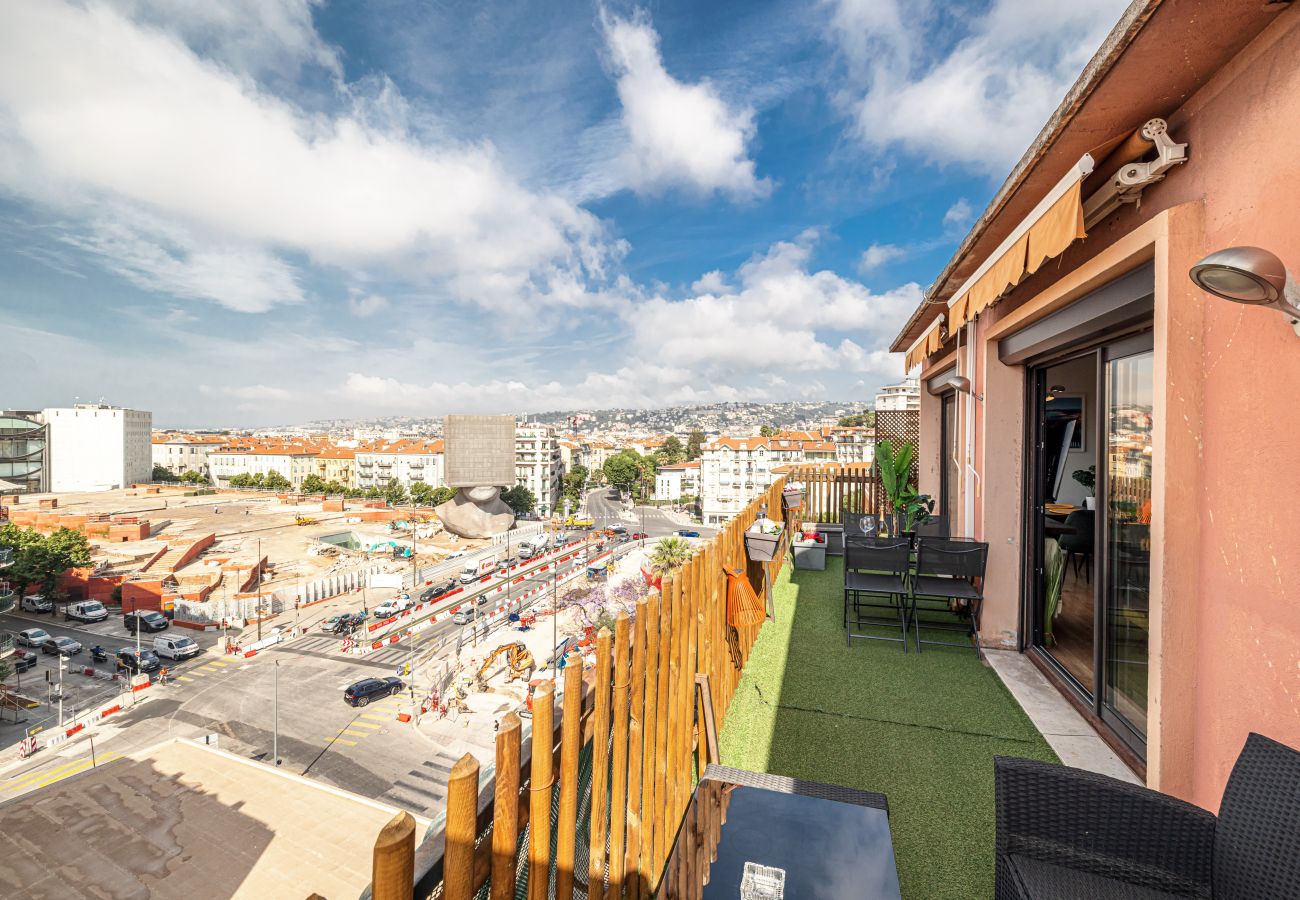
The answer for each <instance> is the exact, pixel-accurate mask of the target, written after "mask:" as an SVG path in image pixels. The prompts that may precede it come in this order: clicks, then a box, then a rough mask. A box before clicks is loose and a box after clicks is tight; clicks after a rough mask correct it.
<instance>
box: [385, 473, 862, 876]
mask: <svg viewBox="0 0 1300 900" xmlns="http://www.w3.org/2000/svg"><path fill="white" fill-rule="evenodd" d="M787 478H789V479H790V480H791V481H798V482H800V483H801V484H802V485H803V487H804V504H805V506H804V508H803V509H802V510H790V511H788V512H785V513H784V516H785V521H786V523H787V528H786V530H785V537H784V538H783V540H782V543H781V546H780V552H778V553H777V555H776V557H775V559H774V560H773V561H772V562H770V563H754V562H750V561H749V560H748V558H747V555H746V551H745V539H744V535H745V532H746V531H747V530H748V529H749V527H750V525H752V524H753V522H754V519H755V518H756V517H757V516H758V514H759V511H760V509H762V508H763V507H766V509H767V511H768V515H769V517H770V518H774V519H778V520H780V519H781V518H782V515H783V513H782V509H783V506H782V491H783V488H784V487H785V484H786V481H787ZM875 498H876V489H875V484H874V481H873V480H872V478H871V473H870V467H869V466H867V465H856V466H823V467H806V468H798V469H795V470H792V471H791V472H790V473H788V475H787V476H786V477H782V478H781V479H780V480H778V481H777V482H776V483H775V484H773V485H772V486H771V487H770V488H768V489H767V490H766V491H764V492H763V493H762V494H760V495H759V496H758V497H757V498H755V499H754V500H753V501H752V502H751V503H750V504H749V506H748V507H747V508H746V509H745V510H744V511H743V512H742V513H740V514H739V515H738V516H737V517H736V518H735V519H733V520H732V521H730V522H729V523H727V524H726V525H725V526H723V527H722V530H721V531H720V532H719V533H718V534H717V536H716V537H715V538H714V539H713V540H712V541H710V542H709V543H708V544H707V545H706V546H704V547H702V548H701V549H700V550H699V551H698V552H696V554H695V555H694V556H693V557H692V558H691V560H690V561H689V562H688V563H687V564H686V565H685V566H684V567H683V568H682V569H681V570H679V571H678V572H677V573H676V575H675V576H674V577H671V578H665V579H664V581H663V586H662V589H661V590H660V592H659V593H657V594H652V595H651V596H650V597H648V598H646V599H643V600H640V601H638V602H637V604H636V608H635V614H634V615H632V616H629V615H628V614H627V613H626V612H624V613H622V614H620V615H619V617H618V619H617V623H616V625H615V629H614V632H613V634H611V633H610V632H609V631H608V630H607V629H602V630H601V631H600V632H599V633H598V635H597V638H596V664H595V668H594V669H591V670H588V671H586V672H584V671H583V665H582V658H581V656H580V655H578V654H577V653H573V654H571V655H570V657H569V658H568V660H567V663H566V666H565V669H564V690H563V700H564V702H562V703H557V698H556V696H555V693H554V689H553V688H552V686H551V684H550V683H549V682H546V683H543V684H541V685H539V687H538V689H537V691H536V693H535V695H534V698H533V721H532V725H533V727H532V735H531V740H530V742H529V743H530V746H525V745H524V742H523V741H522V728H521V723H520V721H519V719H518V717H517V716H516V715H515V714H513V713H511V714H509V715H507V716H505V718H504V719H503V720H502V723H501V727H500V730H499V731H498V733H497V739H496V761H495V762H496V766H495V777H494V778H493V779H491V780H490V781H489V782H488V783H487V784H486V785H485V786H480V764H479V761H478V760H476V759H475V758H474V757H473V756H471V755H469V754H466V755H465V756H464V757H462V758H461V759H460V761H459V762H457V763H456V765H455V767H454V768H453V770H452V773H451V777H450V781H449V784H448V799H447V817H446V827H445V830H444V833H443V835H441V837H440V838H438V839H435V841H434V844H435V846H434V848H433V850H432V854H433V856H434V858H433V859H432V861H431V862H430V863H429V867H428V871H427V872H426V873H425V874H424V875H423V877H422V878H421V879H420V880H419V883H418V884H415V883H414V879H413V875H412V868H413V859H414V854H415V826H414V822H413V820H411V819H410V817H409V816H406V817H405V819H403V818H402V817H400V816H399V817H398V818H397V819H394V821H393V823H391V824H390V826H389V828H387V829H385V833H384V835H382V836H381V840H380V842H379V843H377V844H376V846H375V863H374V883H373V886H372V891H373V897H374V898H375V900H410V898H411V897H412V896H413V891H414V896H417V897H420V898H424V897H437V896H441V897H442V898H444V900H470V898H471V897H478V898H483V900H513V898H516V897H518V898H521V900H523V898H527V900H548V898H549V897H551V896H554V898H555V900H573V898H574V897H575V896H579V897H582V896H585V897H586V898H587V900H623V898H624V897H626V898H628V900H640V898H643V897H649V896H651V895H652V894H653V893H654V892H655V891H656V889H657V888H658V887H659V881H660V878H661V877H662V873H663V869H664V863H665V861H666V859H667V857H668V854H669V851H670V850H671V848H672V845H673V840H674V838H675V836H676V833H677V829H678V827H679V825H680V824H681V822H682V820H683V816H684V814H685V811H686V808H687V804H688V802H689V801H690V798H691V791H692V788H693V785H694V781H695V779H696V776H697V774H698V772H699V771H701V770H702V769H703V767H704V765H706V764H707V763H710V762H716V761H717V760H716V759H714V758H713V757H714V756H716V753H717V750H716V744H714V743H712V741H711V740H710V738H711V737H713V736H714V735H716V729H715V728H714V727H713V726H714V723H715V722H716V723H717V727H718V728H720V727H721V723H722V722H723V721H724V720H725V718H726V715H727V709H728V707H729V706H730V705H731V700H732V697H733V695H734V694H735V691H736V686H737V684H738V682H739V680H740V676H741V673H742V671H743V669H744V666H745V662H746V660H747V659H748V657H749V653H750V651H751V649H752V648H753V645H754V641H755V640H756V639H757V637H758V632H759V628H760V627H761V626H745V627H740V628H734V627H732V626H731V625H730V624H729V623H728V622H727V581H726V573H725V571H724V570H725V569H731V570H732V571H737V570H738V571H740V572H742V573H744V574H745V575H746V576H747V577H748V579H749V581H750V584H751V585H752V586H753V587H754V589H755V591H756V592H757V593H758V595H759V596H760V597H763V596H764V595H765V593H766V592H767V591H768V590H770V587H771V584H772V582H773V581H774V579H775V577H776V575H777V573H778V572H779V570H780V567H781V565H782V564H783V562H784V551H785V549H786V545H787V540H786V539H787V538H788V535H789V533H790V527H789V526H790V525H791V524H794V523H797V522H801V521H814V520H817V521H823V522H838V521H839V509H840V508H841V507H843V506H851V507H852V508H855V509H857V510H859V511H863V512H871V511H874V508H875V507H874V503H875ZM832 510H833V511H834V517H833V518H830V517H829V516H830V512H831V511H832ZM575 701H579V702H575ZM557 706H558V707H560V716H559V719H560V721H559V722H556V709H557ZM553 823H554V828H553V829H552V825H553ZM402 829H405V830H406V831H405V832H404V837H403V838H402V839H401V840H395V839H394V834H393V831H394V830H399V831H400V830H402ZM552 830H554V833H552ZM439 841H440V843H439ZM584 846H585V848H586V852H585V856H584V854H583V852H582V848H583V847H584Z"/></svg>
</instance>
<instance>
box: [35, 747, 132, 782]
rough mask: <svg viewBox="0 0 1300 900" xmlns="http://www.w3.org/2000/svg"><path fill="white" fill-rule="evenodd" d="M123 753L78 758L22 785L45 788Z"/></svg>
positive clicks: (42, 773)
mask: <svg viewBox="0 0 1300 900" xmlns="http://www.w3.org/2000/svg"><path fill="white" fill-rule="evenodd" d="M121 755H122V754H120V753H105V754H103V755H101V756H98V757H96V758H95V759H93V760H91V759H82V760H78V761H77V762H75V763H72V765H70V766H60V767H59V768H57V769H55V770H53V771H51V772H41V773H40V775H42V776H44V777H40V778H37V779H36V780H34V781H30V782H28V783H27V784H25V785H22V787H24V788H31V789H32V790H36V789H37V788H43V787H45V786H46V785H47V784H53V783H54V782H56V781H62V780H63V779H65V778H69V777H71V776H73V775H76V774H77V773H79V772H84V771H85V770H86V769H89V768H90V767H91V766H93V765H97V764H102V763H106V762H108V761H109V760H112V759H117V758H118V757H119V756H121Z"/></svg>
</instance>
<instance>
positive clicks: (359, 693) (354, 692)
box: [343, 676, 406, 706]
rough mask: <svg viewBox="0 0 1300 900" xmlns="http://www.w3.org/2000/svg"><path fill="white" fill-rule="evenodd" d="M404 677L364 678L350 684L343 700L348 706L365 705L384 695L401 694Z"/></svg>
mask: <svg viewBox="0 0 1300 900" xmlns="http://www.w3.org/2000/svg"><path fill="white" fill-rule="evenodd" d="M404 687H406V685H404V684H402V679H400V678H393V677H392V676H389V677H388V678H363V679H361V680H360V681H358V682H357V683H356V684H352V685H349V686H348V688H347V690H345V691H344V692H343V702H344V703H346V704H347V705H348V706H365V705H366V704H367V703H369V702H370V701H371V700H379V699H382V698H384V697H391V696H393V695H394V694H400V693H401V692H402V688H404Z"/></svg>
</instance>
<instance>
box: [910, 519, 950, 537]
mask: <svg viewBox="0 0 1300 900" xmlns="http://www.w3.org/2000/svg"><path fill="white" fill-rule="evenodd" d="M949 534H950V532H949V530H948V517H947V516H931V517H930V521H928V522H926V523H925V524H924V525H918V526H916V536H917V537H940V538H946V537H948V536H949Z"/></svg>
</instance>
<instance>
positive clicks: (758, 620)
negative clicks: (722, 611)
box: [722, 567, 767, 628]
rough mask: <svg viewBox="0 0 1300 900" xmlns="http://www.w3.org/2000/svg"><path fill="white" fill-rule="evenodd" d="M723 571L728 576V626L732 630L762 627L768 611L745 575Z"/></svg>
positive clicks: (737, 571)
mask: <svg viewBox="0 0 1300 900" xmlns="http://www.w3.org/2000/svg"><path fill="white" fill-rule="evenodd" d="M722 571H723V572H725V573H726V574H727V624H728V625H730V626H731V627H732V628H744V627H746V626H750V625H761V624H762V623H763V620H764V619H766V618H767V610H766V609H765V608H764V607H763V603H762V601H760V600H759V599H758V595H757V594H755V593H754V588H753V585H751V584H750V583H749V579H748V578H746V577H745V573H744V572H741V571H739V570H733V569H728V568H726V567H723V570H722Z"/></svg>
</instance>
